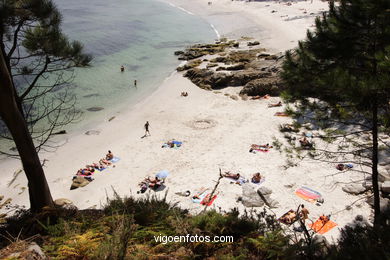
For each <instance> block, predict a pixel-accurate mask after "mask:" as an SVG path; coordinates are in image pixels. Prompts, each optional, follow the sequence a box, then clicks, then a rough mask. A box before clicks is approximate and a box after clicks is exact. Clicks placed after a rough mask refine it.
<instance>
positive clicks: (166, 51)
mask: <svg viewBox="0 0 390 260" xmlns="http://www.w3.org/2000/svg"><path fill="white" fill-rule="evenodd" d="M55 3H56V5H57V8H58V9H59V10H60V12H61V13H62V15H63V24H62V30H63V32H64V33H65V34H66V35H67V36H68V37H69V39H71V40H77V41H80V42H81V43H82V44H83V45H84V50H85V52H86V53H89V54H92V55H93V57H94V58H93V60H92V62H91V66H90V67H87V68H78V69H76V70H75V78H74V80H73V84H72V85H73V87H72V92H73V93H74V94H75V95H76V97H77V108H78V110H80V111H81V112H82V120H80V121H79V122H78V123H77V124H76V125H73V126H67V129H72V128H74V127H76V128H79V127H85V126H88V125H89V126H90V125H91V124H96V123H99V122H100V121H102V120H104V121H106V120H107V119H108V118H109V117H110V116H112V115H114V114H115V112H118V111H120V110H121V109H126V108H127V107H129V106H131V105H132V104H134V103H135V102H137V101H139V100H140V99H141V98H143V97H145V96H147V95H148V94H150V93H152V92H153V91H154V90H155V89H156V88H157V87H158V86H159V85H160V84H161V83H162V81H163V80H164V79H165V78H167V77H168V76H169V75H170V74H171V73H172V72H173V71H174V70H175V68H176V67H177V66H178V65H179V63H180V61H178V60H177V57H175V56H174V51H176V50H181V49H183V48H185V47H186V46H189V45H192V44H195V43H202V42H212V41H213V40H214V39H216V34H215V32H214V30H213V28H212V27H211V26H210V24H208V23H207V22H206V21H204V20H202V19H201V18H199V17H197V16H194V15H193V14H191V13H190V12H188V11H186V10H184V9H179V8H175V7H174V6H172V5H170V4H168V3H166V2H161V1H157V0H109V1H107V0H93V1H91V0H65V1H64V0H55ZM121 66H124V68H125V71H124V72H121V71H120V67H121ZM134 80H137V86H136V87H135V86H134ZM91 107H101V108H103V110H101V111H95V112H93V111H89V110H88V108H91Z"/></svg>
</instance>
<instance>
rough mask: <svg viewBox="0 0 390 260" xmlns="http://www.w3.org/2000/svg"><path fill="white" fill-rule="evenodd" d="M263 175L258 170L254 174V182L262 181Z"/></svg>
mask: <svg viewBox="0 0 390 260" xmlns="http://www.w3.org/2000/svg"><path fill="white" fill-rule="evenodd" d="M261 178H262V176H261V175H260V172H257V173H255V174H253V177H252V182H253V183H260V181H261Z"/></svg>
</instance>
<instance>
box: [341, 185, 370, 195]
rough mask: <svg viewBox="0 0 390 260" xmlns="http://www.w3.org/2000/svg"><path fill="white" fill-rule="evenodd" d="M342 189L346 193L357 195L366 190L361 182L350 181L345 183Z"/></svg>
mask: <svg viewBox="0 0 390 260" xmlns="http://www.w3.org/2000/svg"><path fill="white" fill-rule="evenodd" d="M342 190H343V191H344V192H346V193H349V194H353V195H359V194H362V193H364V192H366V191H367V188H366V187H363V185H362V184H357V183H351V184H347V185H345V186H344V187H343V188H342Z"/></svg>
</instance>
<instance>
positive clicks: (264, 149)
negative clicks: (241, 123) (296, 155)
mask: <svg viewBox="0 0 390 260" xmlns="http://www.w3.org/2000/svg"><path fill="white" fill-rule="evenodd" d="M270 148H272V146H269V147H264V146H263V145H258V144H252V145H251V149H250V150H249V152H253V151H258V152H268V151H269V149H270Z"/></svg>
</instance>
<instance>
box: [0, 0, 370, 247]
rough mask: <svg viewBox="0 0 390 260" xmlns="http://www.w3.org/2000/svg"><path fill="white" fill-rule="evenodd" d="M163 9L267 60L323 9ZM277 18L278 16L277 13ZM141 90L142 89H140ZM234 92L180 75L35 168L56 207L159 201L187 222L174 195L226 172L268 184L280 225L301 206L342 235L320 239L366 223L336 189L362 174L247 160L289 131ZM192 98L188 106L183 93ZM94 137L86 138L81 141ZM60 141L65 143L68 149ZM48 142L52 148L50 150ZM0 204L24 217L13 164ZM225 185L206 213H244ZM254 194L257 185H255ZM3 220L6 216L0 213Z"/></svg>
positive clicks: (257, 103) (267, 156)
mask: <svg viewBox="0 0 390 260" xmlns="http://www.w3.org/2000/svg"><path fill="white" fill-rule="evenodd" d="M207 2H208V1H206V0H169V3H170V4H171V5H174V6H176V7H180V8H183V9H184V10H186V11H187V12H190V13H191V14H193V15H198V16H200V17H202V18H203V19H205V20H206V21H208V22H209V23H210V24H212V25H213V26H214V27H215V29H216V30H217V31H218V33H219V34H220V36H221V37H228V38H229V39H238V38H240V37H242V36H248V37H253V38H254V39H256V40H259V41H260V42H261V47H264V48H267V50H268V51H269V52H271V53H276V52H283V51H285V50H288V49H291V48H293V47H295V46H296V45H297V43H298V41H299V40H301V39H304V37H305V34H306V30H307V29H309V28H311V26H312V25H313V23H314V19H315V17H316V16H317V15H320V14H321V12H323V11H325V10H326V9H327V2H322V1H319V0H314V1H313V3H311V2H310V1H303V2H298V3H292V4H291V5H287V4H286V3H277V2H244V1H229V0H214V1H212V4H211V5H208V4H207ZM273 11H274V12H273ZM141 87H142V86H141ZM240 89H241V88H240V87H228V88H225V89H223V90H221V93H215V92H213V91H206V90H203V89H200V88H198V87H197V86H195V85H194V84H192V83H191V82H190V81H189V80H188V79H186V78H184V77H183V76H182V74H181V73H176V72H175V73H173V74H172V75H171V76H170V77H169V78H167V79H166V80H165V81H164V82H163V83H162V84H161V86H160V87H159V88H158V90H157V91H155V92H154V93H153V94H152V95H150V96H148V97H147V98H145V99H144V100H142V101H141V102H139V103H137V104H136V105H134V106H131V107H129V109H128V110H127V111H120V112H118V113H116V114H113V115H110V117H112V116H115V118H114V119H113V120H111V121H108V119H109V118H110V117H107V118H102V122H101V124H98V125H95V127H93V128H91V129H81V130H79V131H76V132H72V133H70V134H69V135H67V136H58V137H56V139H57V141H58V142H59V143H61V144H62V145H61V146H60V147H59V148H58V149H57V150H56V151H55V152H50V153H49V152H42V153H41V154H40V158H41V160H43V159H47V160H48V161H47V162H46V163H45V166H44V170H45V173H46V178H47V179H48V183H49V186H50V188H51V192H52V196H53V198H54V199H57V198H67V199H70V200H72V201H73V202H74V204H75V205H76V206H77V207H79V208H80V209H84V208H88V207H101V205H103V204H104V203H105V201H106V197H107V195H108V196H112V194H113V190H115V192H117V193H118V194H119V195H120V196H130V195H132V196H135V197H141V196H147V194H156V195H157V196H164V195H165V192H166V191H167V192H168V193H167V198H168V201H171V202H172V203H175V202H178V205H179V206H181V207H183V208H188V209H190V210H191V212H199V211H201V210H202V209H203V206H202V205H199V204H195V203H193V202H192V201H191V199H190V198H187V197H181V196H178V195H176V194H175V192H181V191H186V190H190V191H191V193H194V191H196V190H198V189H200V188H201V187H206V188H210V190H211V189H212V188H213V187H214V185H215V183H216V181H217V179H218V177H219V168H221V169H222V171H232V172H239V173H240V174H241V175H243V176H245V177H247V178H250V177H251V176H252V174H253V173H255V172H260V173H261V174H262V175H264V176H265V182H264V183H263V184H261V185H264V186H266V187H268V188H270V189H272V191H273V193H272V195H271V197H272V198H274V199H275V200H277V201H278V202H279V204H280V206H279V207H278V208H276V209H272V211H273V212H274V213H275V214H276V216H277V217H280V216H281V215H282V214H283V213H285V212H286V211H288V210H290V209H296V208H297V207H298V205H300V204H302V203H303V204H305V206H306V208H308V210H309V211H310V215H309V218H310V219H311V220H313V221H315V220H316V219H317V218H318V217H319V216H320V215H322V214H326V215H328V214H331V216H332V220H333V221H334V222H336V223H337V224H338V226H337V227H336V228H334V229H332V230H331V231H329V232H328V233H326V234H325V236H326V237H327V238H329V239H330V240H331V239H336V238H338V237H339V235H340V232H339V228H341V227H343V226H345V225H346V224H348V223H351V222H352V220H353V219H354V218H355V216H356V215H359V214H360V215H363V216H364V217H365V218H368V217H369V216H370V215H371V209H370V207H369V205H368V204H366V203H365V202H364V200H361V201H359V202H357V203H355V204H353V206H351V208H350V209H349V210H346V209H345V208H346V206H347V205H350V204H351V203H353V202H354V201H356V200H358V199H359V198H360V196H353V195H349V194H347V193H345V192H344V191H342V184H340V183H349V182H351V181H355V180H360V179H362V176H361V174H358V175H357V174H355V173H352V172H344V173H342V174H337V175H334V174H335V173H337V170H336V169H335V165H334V164H330V163H320V162H317V161H310V160H303V161H301V162H300V163H299V165H298V166H297V167H291V168H288V169H285V167H284V166H285V165H286V157H285V155H284V154H283V153H282V154H281V153H279V152H278V151H277V150H276V149H271V150H270V151H269V152H267V153H257V154H253V153H249V152H248V151H249V148H250V145H251V144H265V143H272V141H273V138H274V137H275V138H278V139H283V134H282V133H280V132H279V125H280V124H282V123H290V122H292V119H290V118H288V117H275V116H274V113H275V112H278V111H283V108H282V107H278V108H268V104H269V103H274V102H278V101H279V98H271V99H269V100H247V101H244V100H241V99H239V100H233V99H231V98H230V97H228V96H225V95H224V94H225V93H229V94H237V93H238V92H239V91H240ZM183 91H186V92H188V94H189V96H188V97H181V96H180V93H181V92H183ZM146 121H149V122H150V133H151V136H148V137H145V138H141V137H142V136H143V135H144V128H143V126H144V124H145V122H146ZM91 130H94V131H98V133H99V134H92V135H85V132H86V131H91ZM64 138H65V139H64ZM56 139H54V141H55V140H56ZM171 139H176V140H179V141H182V142H183V144H182V146H181V147H180V148H178V149H169V148H161V146H162V144H163V143H164V142H166V141H168V140H171ZM107 150H111V151H112V152H113V153H114V155H115V156H117V157H119V158H120V160H119V161H118V162H117V163H115V167H109V168H108V169H106V170H104V171H102V172H97V173H96V174H94V176H93V177H94V178H95V180H94V181H93V182H91V183H90V184H89V185H87V186H85V187H82V188H79V189H75V190H69V188H70V185H71V179H72V176H73V175H74V174H75V173H76V171H77V170H78V169H79V168H82V167H84V166H85V165H86V164H89V163H92V162H97V161H98V160H99V159H100V158H102V157H104V156H105V154H106V153H107ZM0 165H1V169H2V174H1V177H0V178H1V179H0V189H1V194H2V195H4V196H5V197H6V198H12V203H11V204H12V205H25V206H26V207H28V205H29V201H28V191H27V190H23V187H27V180H26V177H25V175H24V173H20V174H19V175H18V176H17V177H16V179H14V180H13V178H14V177H13V175H14V172H15V171H17V170H18V169H20V168H21V165H20V163H19V161H17V160H11V159H7V160H3V161H1V162H0ZM160 170H168V171H169V173H170V175H169V177H168V178H167V180H166V188H165V189H164V190H163V191H160V192H157V193H155V192H153V191H148V192H147V193H146V194H137V193H136V191H138V190H139V186H138V183H139V182H140V181H142V180H143V179H144V178H145V177H147V176H154V174H155V173H156V172H158V171H160ZM230 182H231V180H229V179H227V178H224V179H222V180H221V184H220V185H219V187H218V192H219V194H218V197H217V199H216V200H215V202H214V203H213V205H212V206H211V207H210V208H216V209H222V210H229V209H231V208H234V207H237V208H239V209H240V210H241V211H243V210H244V209H245V207H244V206H243V205H242V203H241V202H237V197H238V196H241V194H242V188H241V186H239V185H236V184H231V183H230ZM253 185H254V184H253ZM301 186H307V187H310V188H312V189H314V190H316V191H318V192H320V193H321V194H322V196H323V198H324V203H323V204H322V205H321V206H317V205H315V204H312V203H309V202H306V201H304V200H303V199H301V198H300V197H298V196H296V195H295V194H294V191H295V190H296V189H297V188H299V187H301ZM258 209H260V208H258ZM6 211H7V210H6Z"/></svg>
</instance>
